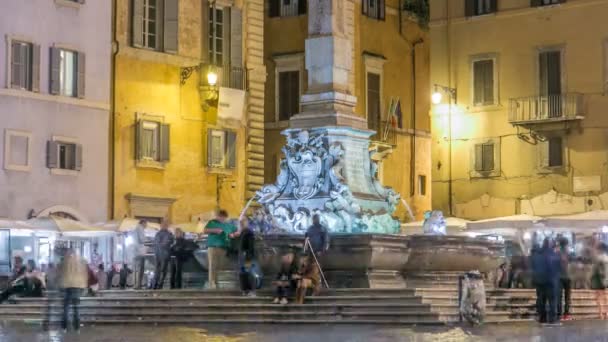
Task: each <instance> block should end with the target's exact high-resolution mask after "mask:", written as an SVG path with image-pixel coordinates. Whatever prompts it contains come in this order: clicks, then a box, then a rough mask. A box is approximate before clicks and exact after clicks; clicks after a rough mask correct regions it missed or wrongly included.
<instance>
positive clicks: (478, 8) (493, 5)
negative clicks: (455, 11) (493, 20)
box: [465, 0, 498, 17]
mask: <svg viewBox="0 0 608 342" xmlns="http://www.w3.org/2000/svg"><path fill="white" fill-rule="evenodd" d="M497 9H498V8H497V0H465V14H466V16H467V17H473V16H478V15H485V14H490V13H495V12H496V11H497Z"/></svg>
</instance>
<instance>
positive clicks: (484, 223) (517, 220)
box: [467, 215, 543, 230]
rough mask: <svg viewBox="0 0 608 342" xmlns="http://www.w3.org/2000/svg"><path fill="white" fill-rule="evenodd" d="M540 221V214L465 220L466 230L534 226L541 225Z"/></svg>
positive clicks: (541, 221) (541, 220)
mask: <svg viewBox="0 0 608 342" xmlns="http://www.w3.org/2000/svg"><path fill="white" fill-rule="evenodd" d="M542 223H543V218H542V217H540V216H531V215H513V216H504V217H496V218H492V219H487V220H479V221H472V222H467V230H469V229H471V230H477V229H493V228H534V227H536V226H538V225H542Z"/></svg>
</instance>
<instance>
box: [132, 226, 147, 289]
mask: <svg viewBox="0 0 608 342" xmlns="http://www.w3.org/2000/svg"><path fill="white" fill-rule="evenodd" d="M147 225H148V223H147V222H146V220H141V221H139V223H138V224H137V226H136V227H135V229H134V230H133V231H132V232H131V237H132V239H133V250H134V254H133V255H134V257H133V270H134V271H135V285H134V287H135V288H136V289H141V288H142V281H143V278H144V271H145V268H146V251H147V248H146V246H145V243H146V227H147Z"/></svg>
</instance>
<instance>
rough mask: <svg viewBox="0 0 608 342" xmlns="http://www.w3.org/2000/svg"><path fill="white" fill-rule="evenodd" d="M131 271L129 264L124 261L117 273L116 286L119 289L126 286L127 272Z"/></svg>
mask: <svg viewBox="0 0 608 342" xmlns="http://www.w3.org/2000/svg"><path fill="white" fill-rule="evenodd" d="M131 273H133V271H132V270H131V269H130V268H129V265H127V264H126V263H124V264H122V267H121V268H120V272H119V273H118V277H119V280H118V286H119V287H120V289H121V290H124V289H126V288H127V279H128V278H129V274H131Z"/></svg>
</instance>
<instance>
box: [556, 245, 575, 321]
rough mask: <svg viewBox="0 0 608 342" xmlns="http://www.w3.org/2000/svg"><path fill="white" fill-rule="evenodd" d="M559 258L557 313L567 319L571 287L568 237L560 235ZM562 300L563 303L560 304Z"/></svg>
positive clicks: (560, 317) (568, 316)
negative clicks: (559, 273) (559, 274)
mask: <svg viewBox="0 0 608 342" xmlns="http://www.w3.org/2000/svg"><path fill="white" fill-rule="evenodd" d="M559 258H560V262H561V277H560V280H559V282H560V289H559V295H558V301H557V315H558V317H559V319H561V320H564V321H569V320H571V319H572V318H571V317H570V293H571V291H572V290H571V288H572V280H571V278H570V272H569V271H568V269H569V264H570V258H569V253H568V239H566V238H565V237H562V238H561V239H560V240H559ZM562 300H563V305H562Z"/></svg>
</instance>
